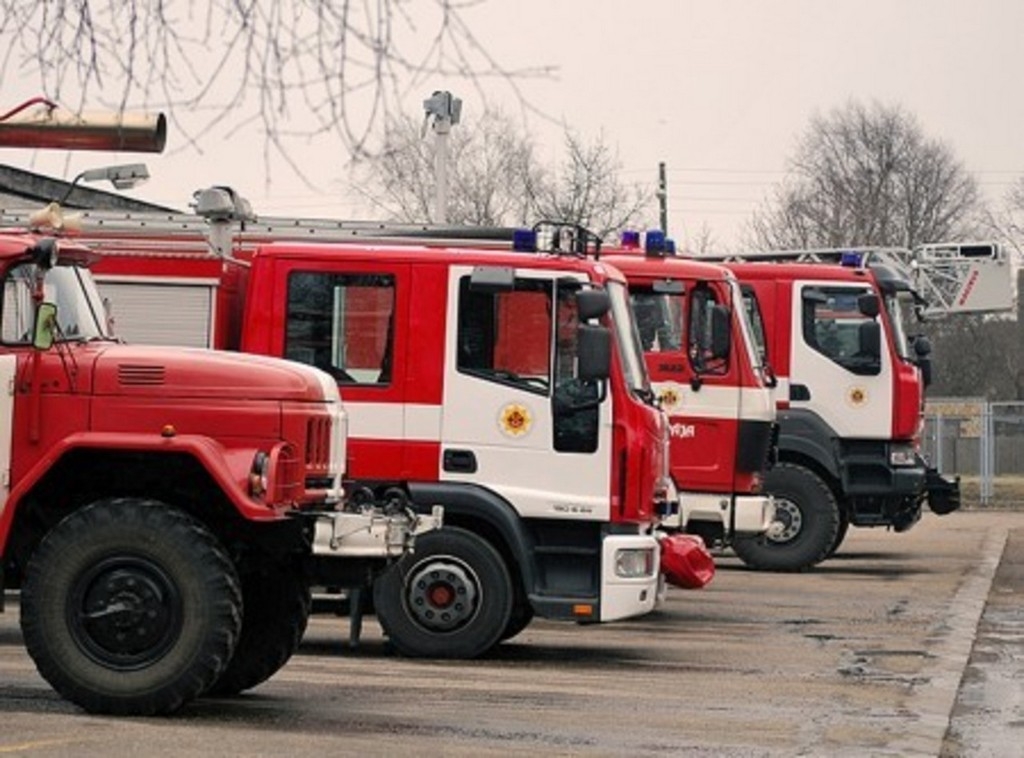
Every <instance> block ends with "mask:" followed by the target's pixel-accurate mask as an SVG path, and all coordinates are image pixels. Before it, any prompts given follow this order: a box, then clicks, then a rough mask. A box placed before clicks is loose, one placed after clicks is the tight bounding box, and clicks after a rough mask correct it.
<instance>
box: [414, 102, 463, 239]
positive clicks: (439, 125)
mask: <svg viewBox="0 0 1024 758" xmlns="http://www.w3.org/2000/svg"><path fill="white" fill-rule="evenodd" d="M423 109H424V110H425V111H426V117H425V119H424V121H423V132H424V134H425V133H426V130H427V124H428V123H429V122H430V120H431V117H433V126H434V133H435V134H436V135H437V150H436V151H435V152H434V178H435V181H436V182H437V188H436V195H435V200H434V201H435V203H436V207H435V209H434V219H433V220H434V222H435V223H438V224H443V223H445V222H446V221H447V220H448V210H447V209H448V134H449V133H450V132H451V130H452V126H454V125H455V124H457V123H459V117H460V116H461V115H462V100H460V99H459V98H457V97H453V96H452V93H451V92H441V91H437V92H435V93H434V94H433V95H431V96H430V97H429V98H427V99H426V100H424V101H423Z"/></svg>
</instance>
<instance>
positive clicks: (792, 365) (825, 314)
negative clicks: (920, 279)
mask: <svg viewBox="0 0 1024 758" xmlns="http://www.w3.org/2000/svg"><path fill="white" fill-rule="evenodd" d="M850 263H851V264H853V265H849V266H843V265H837V264H834V263H792V262H785V261H778V262H735V263H727V264H726V265H727V266H728V267H729V268H730V269H731V270H732V271H733V272H734V273H735V275H736V277H737V278H738V279H739V281H740V284H741V287H742V289H743V291H744V293H745V296H746V298H747V307H748V309H749V312H750V314H751V316H752V317H753V318H754V320H755V322H756V323H758V324H760V326H759V327H758V328H757V330H756V331H757V332H758V333H760V334H763V335H764V339H763V343H762V344H761V349H762V350H763V351H764V354H765V360H766V361H767V362H768V363H769V364H770V365H771V366H772V369H773V370H774V372H775V374H776V376H777V380H778V387H777V388H776V392H777V400H778V422H779V429H780V435H779V452H778V456H779V462H778V464H777V465H776V466H774V467H773V468H772V470H771V471H770V472H769V474H768V477H767V480H766V488H767V489H768V491H769V492H771V493H772V494H773V495H774V497H775V503H776V520H777V521H778V527H777V528H774V529H772V530H770V531H769V532H768V533H766V534H765V535H764V536H761V537H754V538H750V539H743V540H738V541H737V542H736V544H735V546H734V547H735V549H736V552H737V553H738V554H739V555H741V556H742V557H743V558H744V560H745V561H746V562H747V563H749V564H750V565H753V566H757V567H760V568H765V569H773V570H781V571H797V570H802V569H806V568H808V567H810V566H813V565H815V564H817V563H819V562H820V561H822V560H824V559H825V558H827V557H828V556H830V555H831V554H832V553H833V552H834V551H835V550H836V549H837V548H838V547H839V544H840V543H841V542H842V540H843V538H844V536H845V534H846V531H847V529H848V528H849V527H850V526H884V527H889V528H892V529H894V530H896V531H904V530H906V529H909V528H910V527H912V526H913V525H914V524H915V523H916V522H917V520H918V519H919V518H920V516H921V509H922V506H923V504H924V502H925V501H926V500H927V502H928V503H929V505H930V506H931V509H932V510H933V511H934V512H936V513H939V514H945V513H949V512H951V511H953V510H956V509H957V508H958V507H959V504H960V499H959V483H958V482H956V481H950V480H947V479H946V478H945V477H942V476H941V475H940V474H939V473H938V472H937V471H935V470H934V469H933V468H931V467H930V466H929V465H928V464H927V463H926V462H925V461H924V459H923V458H922V457H921V455H920V453H919V443H920V439H919V435H920V431H921V413H922V407H923V406H922V404H923V393H924V380H923V373H926V372H927V370H928V369H927V367H928V365H929V360H930V358H929V357H928V352H929V348H928V345H927V343H926V341H925V340H918V339H912V338H911V337H910V336H909V335H908V333H907V331H906V327H905V325H904V318H905V311H906V310H907V306H908V305H912V298H913V291H912V289H911V286H910V283H909V282H908V281H907V280H906V279H905V278H903V277H902V276H901V275H900V274H899V273H898V272H896V271H894V270H893V269H892V268H890V267H887V266H884V265H874V266H863V265H860V264H859V262H854V261H850Z"/></svg>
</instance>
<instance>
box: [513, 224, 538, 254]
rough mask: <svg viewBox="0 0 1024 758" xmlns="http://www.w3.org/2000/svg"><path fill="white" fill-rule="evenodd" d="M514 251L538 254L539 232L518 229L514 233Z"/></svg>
mask: <svg viewBox="0 0 1024 758" xmlns="http://www.w3.org/2000/svg"><path fill="white" fill-rule="evenodd" d="M512 249H513V250H515V251H516V252H517V253H536V252H537V232H536V231H534V230H533V229H516V230H514V231H513V232H512Z"/></svg>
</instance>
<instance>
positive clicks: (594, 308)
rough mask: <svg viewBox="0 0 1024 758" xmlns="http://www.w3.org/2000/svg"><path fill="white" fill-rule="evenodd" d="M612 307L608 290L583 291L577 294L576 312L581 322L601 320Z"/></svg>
mask: <svg viewBox="0 0 1024 758" xmlns="http://www.w3.org/2000/svg"><path fill="white" fill-rule="evenodd" d="M611 307H612V301H611V298H610V297H609V296H608V291H607V290H599V289H583V290H580V291H579V292H577V293H576V311H577V313H578V315H579V320H580V321H589V320H590V319H592V318H601V316H603V315H604V314H606V313H607V312H608V311H609V310H610V309H611Z"/></svg>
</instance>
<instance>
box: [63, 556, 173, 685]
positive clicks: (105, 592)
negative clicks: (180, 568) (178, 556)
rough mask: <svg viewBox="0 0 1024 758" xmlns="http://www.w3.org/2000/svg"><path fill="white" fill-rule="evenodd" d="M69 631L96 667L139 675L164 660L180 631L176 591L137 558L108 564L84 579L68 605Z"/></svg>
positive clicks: (159, 571)
mask: <svg viewBox="0 0 1024 758" xmlns="http://www.w3.org/2000/svg"><path fill="white" fill-rule="evenodd" d="M67 614H68V619H67V620H68V628H69V629H70V631H71V634H72V636H73V638H74V640H75V642H76V643H77V644H78V645H79V647H80V648H81V649H82V650H83V651H84V652H85V653H86V654H87V655H88V656H89V657H90V658H92V659H93V660H94V661H96V662H97V663H99V664H101V665H103V666H105V667H108V668H113V669H117V670H122V671H132V670H136V669H141V668H144V667H146V666H149V665H151V664H152V663H154V662H156V661H158V660H159V659H160V658H162V657H163V656H164V655H165V654H166V653H167V651H168V650H170V649H171V647H172V646H173V645H174V643H175V641H176V640H177V639H178V636H179V634H180V633H181V628H182V620H183V617H182V600H181V596H180V594H179V592H178V588H177V586H176V585H175V583H174V582H173V581H171V579H170V577H169V576H168V575H167V574H166V572H164V570H163V569H161V568H160V567H159V566H158V565H156V564H155V563H153V562H152V561H150V560H147V559H145V558H142V557H135V556H118V557H115V558H108V559H106V560H104V561H101V562H100V563H98V564H96V565H95V566H93V567H92V568H91V569H90V570H89V571H87V572H85V573H83V574H82V575H81V576H80V577H79V578H78V580H77V581H76V582H75V584H74V586H73V588H72V591H71V594H70V595H69V597H68V604H67Z"/></svg>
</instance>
